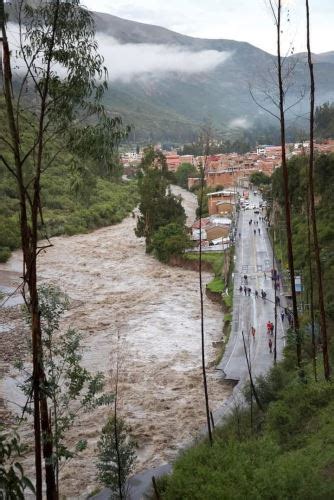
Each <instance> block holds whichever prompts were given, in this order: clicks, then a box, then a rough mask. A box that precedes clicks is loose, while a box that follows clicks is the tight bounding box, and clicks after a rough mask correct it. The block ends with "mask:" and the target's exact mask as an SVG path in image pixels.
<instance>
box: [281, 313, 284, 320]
mask: <svg viewBox="0 0 334 500" xmlns="http://www.w3.org/2000/svg"><path fill="white" fill-rule="evenodd" d="M281 320H282V322H283V323H284V311H282V312H281Z"/></svg>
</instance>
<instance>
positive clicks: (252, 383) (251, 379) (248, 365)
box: [241, 332, 263, 411]
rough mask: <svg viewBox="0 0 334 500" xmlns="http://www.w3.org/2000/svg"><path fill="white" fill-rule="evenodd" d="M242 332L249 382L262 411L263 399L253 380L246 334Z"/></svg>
mask: <svg viewBox="0 0 334 500" xmlns="http://www.w3.org/2000/svg"><path fill="white" fill-rule="evenodd" d="M241 333H242V340H243V344H244V353H245V356H246V363H247V369H248V375H249V382H250V386H251V390H252V392H253V394H254V398H255V401H256V404H257V406H258V407H259V409H260V410H261V411H263V406H262V404H261V401H260V399H259V396H258V394H257V391H256V388H255V385H254V382H253V377H252V369H251V364H250V360H249V357H248V354H247V347H246V341H245V335H244V332H241Z"/></svg>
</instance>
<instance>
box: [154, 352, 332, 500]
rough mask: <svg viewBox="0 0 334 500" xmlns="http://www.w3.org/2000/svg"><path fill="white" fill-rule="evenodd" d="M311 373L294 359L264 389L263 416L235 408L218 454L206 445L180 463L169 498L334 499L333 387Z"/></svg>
mask: <svg viewBox="0 0 334 500" xmlns="http://www.w3.org/2000/svg"><path fill="white" fill-rule="evenodd" d="M304 371H305V374H306V376H305V378H303V379H301V378H300V376H299V374H298V373H297V372H296V370H295V367H294V363H293V362H291V353H290V352H289V353H288V356H286V358H285V360H283V361H282V362H280V363H278V365H277V367H275V368H273V369H272V370H271V371H270V372H269V374H268V375H267V376H266V377H264V378H261V379H260V380H259V381H258V382H257V390H258V395H259V398H260V400H261V402H262V405H263V407H264V412H261V411H259V410H258V409H257V408H256V407H255V403H254V404H253V411H252V415H251V411H250V409H249V408H247V409H241V408H236V409H235V411H234V413H233V415H232V416H231V417H230V418H229V419H228V420H227V422H226V423H225V425H224V426H222V427H219V428H217V427H216V431H215V435H214V445H213V447H210V445H209V443H208V442H207V441H203V442H201V443H200V444H198V445H196V446H195V447H193V448H191V449H189V450H187V451H186V452H185V453H184V454H183V455H182V456H181V457H180V459H179V460H177V461H176V463H175V465H174V471H173V474H172V476H171V477H169V478H168V479H167V480H165V485H164V491H163V493H162V498H163V499H165V500H178V499H179V500H181V499H182V500H187V499H189V500H190V499H192V500H196V499H198V500H206V499H207V500H211V499H213V498H217V499H218V498H228V499H239V498H254V499H256V498H261V499H262V498H263V499H273V498H276V499H283V498H294V499H304V498H332V497H333V495H334V479H333V470H334V460H333V457H334V421H333V418H332V415H333V410H334V385H333V384H332V383H328V382H325V381H323V377H322V374H321V377H320V375H319V379H320V378H321V380H319V382H315V381H314V379H313V377H312V375H311V374H312V368H311V365H306V366H305V370H304ZM254 407H255V408H254Z"/></svg>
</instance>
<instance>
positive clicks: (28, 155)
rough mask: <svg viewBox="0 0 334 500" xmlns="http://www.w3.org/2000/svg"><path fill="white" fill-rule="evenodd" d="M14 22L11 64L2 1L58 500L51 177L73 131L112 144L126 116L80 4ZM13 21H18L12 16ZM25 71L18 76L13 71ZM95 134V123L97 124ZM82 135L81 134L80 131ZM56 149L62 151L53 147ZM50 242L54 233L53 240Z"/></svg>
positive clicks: (10, 132) (10, 115) (30, 293)
mask: <svg viewBox="0 0 334 500" xmlns="http://www.w3.org/2000/svg"><path fill="white" fill-rule="evenodd" d="M14 10H15V18H14V21H15V20H16V21H17V23H18V24H17V25H18V37H19V47H18V49H17V51H16V60H15V64H11V57H12V53H11V51H10V47H9V43H8V37H7V30H6V19H5V13H4V0H0V29H1V39H0V42H1V43H2V61H1V62H2V65H1V72H2V75H1V76H2V85H3V93H4V98H5V103H6V111H7V123H5V124H4V127H3V130H2V131H1V135H0V142H2V143H3V144H6V145H7V146H8V148H9V151H10V153H9V154H7V155H6V154H2V155H0V160H1V161H2V163H3V164H4V165H5V167H6V168H7V169H8V171H9V172H10V173H11V174H12V176H13V178H14V179H15V181H16V186H17V191H18V197H19V220H20V232H21V246H22V251H23V284H22V292H23V296H24V300H25V302H26V305H27V308H28V310H29V314H30V317H31V321H30V324H31V335H32V358H33V400H34V438H35V469H36V497H37V499H41V498H42V455H41V449H42V448H43V456H44V467H45V481H46V493H47V498H48V499H51V498H52V499H53V498H57V497H58V492H57V488H56V482H55V474H54V467H53V435H52V427H51V424H50V418H49V409H48V403H47V396H46V394H45V391H44V387H45V373H44V367H43V346H42V338H41V319H40V310H39V297H38V289H37V257H38V255H39V253H40V252H41V251H43V250H45V249H46V248H47V247H49V246H50V245H51V243H50V241H49V240H48V239H47V240H46V243H41V244H39V242H38V241H39V238H40V236H41V234H43V226H44V221H43V210H42V206H43V203H42V201H43V187H42V186H43V183H42V179H43V174H44V172H45V171H46V170H47V169H48V168H50V166H51V165H52V164H53V161H54V160H55V158H56V157H57V156H58V155H59V153H60V151H61V150H62V149H63V144H64V141H67V137H68V132H69V130H73V129H78V128H79V129H80V127H81V125H82V123H83V122H85V120H87V119H88V118H90V122H89V123H93V124H94V121H95V123H96V122H98V121H99V120H100V119H102V120H104V124H105V127H106V129H107V130H108V133H109V136H110V141H111V146H113V145H114V143H113V139H115V138H116V141H117V139H118V135H117V134H116V137H115V136H114V131H115V130H116V129H117V132H118V131H119V130H120V129H121V122H120V120H119V119H108V117H107V115H106V112H105V109H104V108H103V106H102V104H101V99H102V96H103V93H104V90H105V89H106V88H107V83H106V76H107V72H106V68H105V67H104V65H103V58H102V57H101V56H100V55H99V54H98V52H97V48H98V47H97V42H96V41H95V37H94V35H95V33H94V22H93V20H92V17H91V15H90V13H89V12H88V11H87V10H85V9H84V8H81V7H80V0H49V1H48V2H45V1H42V0H35V1H34V2H29V1H28V0H18V1H17V2H16V3H15V4H14V7H13V8H12V11H14ZM11 20H12V19H11ZM14 65H15V66H19V71H18V72H17V73H16V74H15V75H14V76H15V78H14V77H13V71H12V67H13V66H14ZM90 127H92V129H94V125H90ZM79 135H80V133H79ZM51 144H56V150H55V149H54V148H50V145H51ZM45 236H46V237H47V235H45Z"/></svg>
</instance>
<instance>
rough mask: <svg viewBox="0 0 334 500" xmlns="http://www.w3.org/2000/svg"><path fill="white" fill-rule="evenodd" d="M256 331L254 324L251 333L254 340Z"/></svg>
mask: <svg viewBox="0 0 334 500" xmlns="http://www.w3.org/2000/svg"><path fill="white" fill-rule="evenodd" d="M255 332H256V330H255V328H254V326H252V327H251V334H252V337H253V339H254V340H255Z"/></svg>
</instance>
